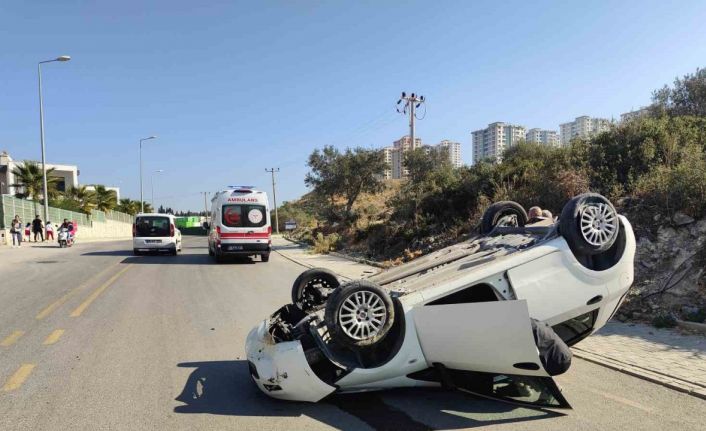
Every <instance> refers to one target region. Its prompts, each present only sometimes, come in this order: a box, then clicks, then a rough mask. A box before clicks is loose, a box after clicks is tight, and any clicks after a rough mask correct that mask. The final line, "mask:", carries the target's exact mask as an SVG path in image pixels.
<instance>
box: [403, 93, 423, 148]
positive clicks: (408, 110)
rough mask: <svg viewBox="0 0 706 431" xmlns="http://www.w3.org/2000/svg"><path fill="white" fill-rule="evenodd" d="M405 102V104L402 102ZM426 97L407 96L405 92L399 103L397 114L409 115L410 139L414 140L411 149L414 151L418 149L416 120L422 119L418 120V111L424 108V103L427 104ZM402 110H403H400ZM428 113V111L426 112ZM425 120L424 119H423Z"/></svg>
mask: <svg viewBox="0 0 706 431" xmlns="http://www.w3.org/2000/svg"><path fill="white" fill-rule="evenodd" d="M403 101H404V104H402V102H403ZM425 101H426V100H425V99H424V96H420V95H417V94H414V93H412V94H410V95H407V93H405V92H404V91H403V92H402V97H400V99H399V100H398V101H397V112H399V113H400V114H403V115H407V114H409V137H410V139H411V140H412V146H411V148H412V149H414V148H415V147H416V145H417V144H416V141H415V140H414V135H415V133H414V132H415V130H414V120H415V119H417V120H419V119H420V118H417V115H416V110H417V108H419V107H420V106H422V104H423V103H425ZM400 108H401V109H400ZM425 112H426V111H425ZM422 118H423V117H422Z"/></svg>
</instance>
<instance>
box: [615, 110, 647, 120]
mask: <svg viewBox="0 0 706 431" xmlns="http://www.w3.org/2000/svg"><path fill="white" fill-rule="evenodd" d="M649 113H650V108H647V107H644V106H643V107H642V108H640V109H636V110H634V111H630V112H626V113H624V114H620V121H621V122H625V121H630V120H632V119H635V118H638V117H642V116H643V115H647V114H649Z"/></svg>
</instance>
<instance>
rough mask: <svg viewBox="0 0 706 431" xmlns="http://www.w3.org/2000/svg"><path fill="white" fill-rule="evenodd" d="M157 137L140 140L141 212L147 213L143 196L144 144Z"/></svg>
mask: <svg viewBox="0 0 706 431" xmlns="http://www.w3.org/2000/svg"><path fill="white" fill-rule="evenodd" d="M156 138H157V137H156V136H150V137H148V138H142V139H140V212H141V213H143V212H145V199H144V197H143V196H142V142H143V141H149V140H150V139H156Z"/></svg>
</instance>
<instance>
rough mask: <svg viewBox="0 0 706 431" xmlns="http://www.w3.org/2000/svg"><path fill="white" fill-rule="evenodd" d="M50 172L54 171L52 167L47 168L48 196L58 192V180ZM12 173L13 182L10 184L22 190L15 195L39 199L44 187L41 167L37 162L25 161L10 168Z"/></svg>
mask: <svg viewBox="0 0 706 431" xmlns="http://www.w3.org/2000/svg"><path fill="white" fill-rule="evenodd" d="M52 172H54V168H49V169H47V189H48V190H47V191H48V192H49V196H50V197H52V196H53V195H55V194H56V193H58V192H57V188H56V186H57V183H58V182H59V178H58V177H55V176H52V175H51V173H52ZM12 175H14V176H15V184H11V186H12V187H18V188H21V189H22V190H23V191H22V192H21V193H17V197H22V198H24V197H26V198H29V199H33V200H39V198H40V197H41V196H42V189H43V188H44V184H43V182H44V180H43V179H42V177H43V173H42V167H41V165H40V164H39V163H37V162H30V161H25V162H24V163H22V164H21V165H16V166H15V167H14V168H13V169H12Z"/></svg>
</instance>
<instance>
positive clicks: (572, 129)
mask: <svg viewBox="0 0 706 431" xmlns="http://www.w3.org/2000/svg"><path fill="white" fill-rule="evenodd" d="M609 126H610V120H608V119H605V118H592V117H589V116H588V115H582V116H581V117H576V119H575V120H574V121H571V122H568V123H564V124H560V125H559V133H560V136H561V145H568V144H569V143H570V142H571V140H572V139H575V138H590V137H593V136H595V135H597V134H599V133H601V132H605V131H607V130H608V128H609Z"/></svg>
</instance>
